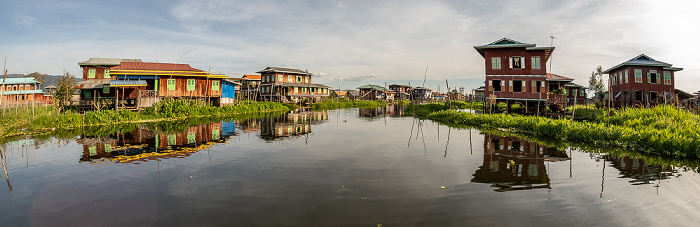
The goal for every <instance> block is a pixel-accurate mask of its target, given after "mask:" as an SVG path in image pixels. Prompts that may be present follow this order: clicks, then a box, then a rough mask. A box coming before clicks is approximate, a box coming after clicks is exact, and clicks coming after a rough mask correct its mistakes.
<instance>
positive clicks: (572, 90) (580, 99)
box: [564, 83, 588, 106]
mask: <svg viewBox="0 0 700 227" xmlns="http://www.w3.org/2000/svg"><path fill="white" fill-rule="evenodd" d="M564 88H565V89H566V105H568V106H572V105H586V104H587V103H588V99H587V98H586V96H587V93H586V90H587V88H586V87H584V86H581V85H578V84H575V83H567V84H565V85H564Z"/></svg>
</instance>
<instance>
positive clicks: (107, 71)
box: [104, 69, 112, 79]
mask: <svg viewBox="0 0 700 227" xmlns="http://www.w3.org/2000/svg"><path fill="white" fill-rule="evenodd" d="M104 78H105V79H109V78H112V76H111V75H109V69H105V73H104Z"/></svg>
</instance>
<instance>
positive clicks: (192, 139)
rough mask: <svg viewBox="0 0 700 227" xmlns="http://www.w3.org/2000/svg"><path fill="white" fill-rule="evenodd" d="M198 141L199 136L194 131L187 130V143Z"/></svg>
mask: <svg viewBox="0 0 700 227" xmlns="http://www.w3.org/2000/svg"><path fill="white" fill-rule="evenodd" d="M195 142H197V136H196V135H195V134H194V132H187V143H189V144H192V143H195Z"/></svg>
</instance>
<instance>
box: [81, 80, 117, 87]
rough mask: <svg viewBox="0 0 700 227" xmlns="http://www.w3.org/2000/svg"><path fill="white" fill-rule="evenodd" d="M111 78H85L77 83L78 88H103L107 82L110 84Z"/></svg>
mask: <svg viewBox="0 0 700 227" xmlns="http://www.w3.org/2000/svg"><path fill="white" fill-rule="evenodd" d="M110 81H111V79H94V80H83V81H80V82H78V84H76V85H75V88H76V89H96V88H103V87H104V85H105V84H109V82H110Z"/></svg>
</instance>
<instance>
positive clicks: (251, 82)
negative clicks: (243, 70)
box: [236, 74, 261, 100]
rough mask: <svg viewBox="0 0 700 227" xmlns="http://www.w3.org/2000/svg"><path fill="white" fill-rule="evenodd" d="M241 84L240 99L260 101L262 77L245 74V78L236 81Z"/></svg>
mask: <svg viewBox="0 0 700 227" xmlns="http://www.w3.org/2000/svg"><path fill="white" fill-rule="evenodd" d="M236 80H237V81H238V82H239V83H241V86H240V87H241V89H240V92H238V93H239V99H246V100H258V99H259V98H260V90H259V89H258V87H260V81H261V78H260V75H251V74H245V75H243V77H241V78H238V79H236Z"/></svg>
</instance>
